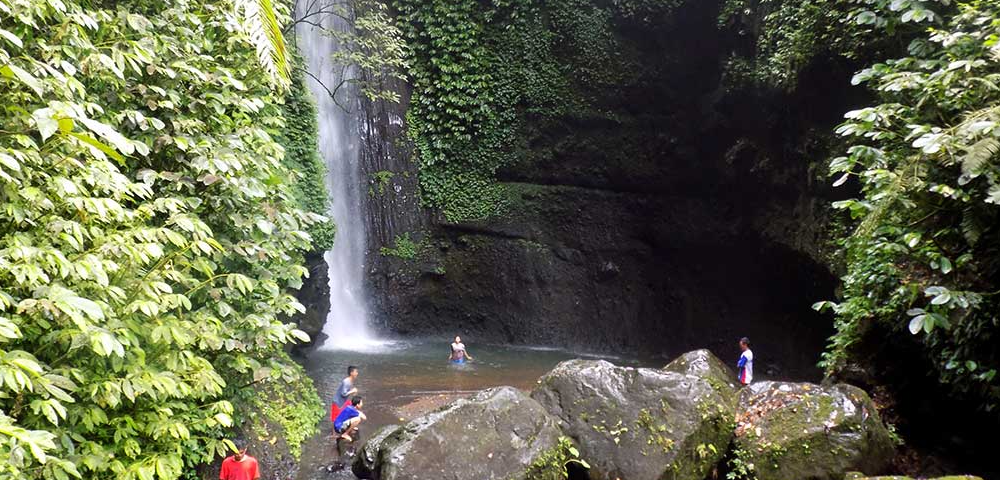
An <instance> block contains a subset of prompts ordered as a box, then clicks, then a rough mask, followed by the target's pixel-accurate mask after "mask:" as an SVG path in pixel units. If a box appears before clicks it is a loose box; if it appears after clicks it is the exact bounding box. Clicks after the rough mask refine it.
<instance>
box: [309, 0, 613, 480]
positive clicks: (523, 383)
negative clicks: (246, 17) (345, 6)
mask: <svg viewBox="0 0 1000 480" xmlns="http://www.w3.org/2000/svg"><path fill="white" fill-rule="evenodd" d="M344 1H346V0H297V4H296V17H297V18H302V17H303V16H307V17H308V20H309V21H308V22H301V23H299V24H298V25H297V26H296V34H297V36H298V45H299V50H300V52H301V54H302V55H303V57H304V59H305V61H306V66H307V68H308V72H309V74H310V75H309V77H310V78H308V85H309V88H310V90H311V92H312V94H313V97H314V98H315V99H316V107H317V113H318V123H319V150H320V154H321V155H322V156H323V159H324V160H325V163H326V166H327V172H328V173H327V178H326V186H327V191H328V192H329V196H330V199H331V206H330V214H331V216H332V217H333V221H334V222H335V223H336V225H337V237H336V241H335V242H334V246H333V249H332V250H330V251H329V252H326V255H325V257H326V262H327V264H328V266H329V273H330V312H329V314H328V315H327V318H326V323H325V325H324V327H323V333H325V334H326V335H327V336H328V339H327V340H326V342H325V343H324V344H323V345H322V346H321V350H320V351H314V352H312V353H311V354H310V355H309V356H308V358H307V359H306V360H305V362H304V363H305V367H306V370H307V371H308V372H309V374H310V376H311V377H312V378H313V379H314V381H315V382H316V386H317V388H318V390H319V392H320V394H321V395H322V397H323V399H324V400H325V402H326V406H327V408H329V405H330V401H331V399H332V397H333V393H334V391H335V390H336V388H337V386H338V385H339V383H340V381H341V379H342V378H343V377H344V375H345V374H346V368H347V366H348V365H357V366H359V367H360V369H361V377H360V378H359V379H358V382H357V384H356V386H357V387H358V389H359V390H360V393H361V394H362V395H364V396H365V405H366V407H365V411H366V413H367V415H368V418H369V421H368V422H366V423H365V424H364V425H363V428H362V429H361V432H360V434H359V435H357V438H358V440H361V441H363V440H364V438H365V436H366V435H368V434H370V433H372V432H373V431H374V430H375V429H377V428H378V427H380V426H383V425H386V424H389V423H400V422H405V421H408V420H410V419H411V418H413V417H414V416H417V415H420V414H422V413H425V412H427V411H429V410H431V409H434V408H436V407H439V406H441V405H442V404H444V403H446V402H449V401H452V400H454V399H456V398H458V397H463V396H466V395H469V394H470V393H472V392H474V391H476V390H479V389H482V388H488V387H493V386H498V385H511V386H515V387H517V388H521V389H525V390H528V389H530V388H531V387H533V386H534V384H535V382H536V381H537V379H538V377H539V376H541V375H542V374H544V373H545V372H546V371H548V370H549V369H551V368H552V367H553V366H555V365H556V364H557V363H558V362H559V361H562V360H565V359H568V358H573V357H576V356H579V354H576V353H573V352H567V351H562V350H553V349H531V348H525V347H511V346H504V345H481V344H478V343H477V342H476V339H474V338H468V337H467V338H468V340H467V341H471V343H469V346H470V353H472V354H474V355H475V356H476V361H473V362H471V363H470V364H467V365H461V366H456V365H451V364H450V363H449V362H448V361H447V356H448V353H449V350H448V348H449V347H448V344H449V342H450V341H451V338H453V336H454V335H455V334H457V333H462V332H447V333H443V335H442V338H435V339H428V340H415V339H408V340H405V341H395V342H389V341H382V340H379V339H377V338H375V337H374V336H373V334H372V332H371V331H370V329H369V324H368V311H367V305H366V293H365V291H364V287H363V285H364V275H365V271H364V264H365V262H364V260H365V245H366V241H365V223H364V220H365V218H366V216H365V212H364V211H362V209H363V203H362V200H363V197H362V195H363V193H362V192H364V191H365V188H363V186H364V185H366V184H367V181H366V179H365V178H363V173H362V171H361V166H360V158H359V146H360V143H361V135H360V132H359V129H358V125H359V118H358V117H357V113H356V112H359V111H360V108H359V107H360V105H359V103H360V102H359V99H358V97H357V92H356V90H355V88H353V85H351V82H350V79H351V78H353V77H352V75H353V74H354V72H353V71H352V70H351V69H350V68H344V66H343V65H342V64H339V63H338V62H337V61H336V59H335V55H336V53H337V52H338V51H339V49H340V48H342V45H341V44H340V42H339V41H338V39H337V38H336V36H331V35H330V34H329V32H345V31H348V29H350V28H351V26H350V24H349V22H347V21H345V20H343V19H342V18H341V16H339V15H331V14H328V13H327V14H318V15H311V13H314V12H317V11H324V12H329V11H331V10H332V9H333V8H335V6H336V5H341V4H342V3H340V2H344ZM348 17H349V16H348ZM621 360H622V359H618V361H621ZM319 425H320V434H319V435H317V436H316V437H314V438H312V439H310V440H309V441H308V442H306V444H305V445H304V446H303V452H302V458H301V464H300V467H301V470H300V471H299V475H298V479H299V480H321V479H322V480H334V479H354V478H355V477H354V476H353V475H352V474H351V472H350V469H349V468H344V465H345V464H347V463H349V462H350V460H351V459H350V456H349V452H348V453H344V452H342V451H341V449H338V448H337V442H335V441H334V440H333V439H332V438H331V433H332V432H331V430H332V428H331V422H330V421H329V419H322V420H321V421H320V424H319Z"/></svg>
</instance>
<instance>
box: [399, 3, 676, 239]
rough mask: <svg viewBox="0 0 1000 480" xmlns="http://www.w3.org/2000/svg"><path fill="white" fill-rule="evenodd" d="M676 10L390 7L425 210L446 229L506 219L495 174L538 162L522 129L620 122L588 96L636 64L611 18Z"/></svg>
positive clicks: (613, 84) (609, 87)
mask: <svg viewBox="0 0 1000 480" xmlns="http://www.w3.org/2000/svg"><path fill="white" fill-rule="evenodd" d="M677 3H678V2H677V1H676V0H651V1H624V2H615V3H614V4H613V5H609V6H606V5H600V4H598V3H595V2H589V1H586V0H558V1H553V2H534V1H530V0H511V1H492V2H485V3H484V2H477V1H473V0H459V1H447V0H440V1H438V0H435V1H416V0H396V1H395V2H394V5H395V6H396V8H397V10H398V11H399V18H398V23H399V28H400V29H401V30H402V33H403V38H404V39H405V40H406V54H407V57H406V60H407V64H408V68H407V77H408V78H409V80H410V83H411V84H412V85H413V96H412V99H411V102H410V105H409V108H408V110H407V128H408V129H409V138H410V139H411V140H412V141H413V142H414V144H415V148H416V154H417V160H418V161H419V165H420V186H421V198H422V200H423V201H424V203H425V204H426V205H429V206H433V207H437V208H440V209H441V210H442V211H443V212H444V215H445V216H446V218H448V219H449V220H451V221H461V220H470V219H483V218H488V217H490V216H492V215H498V214H502V213H504V212H507V211H509V210H510V207H511V205H509V203H510V197H511V195H510V194H509V193H510V192H508V191H507V189H506V188H505V187H504V186H503V185H502V184H499V183H497V181H496V175H497V172H498V171H499V170H501V169H503V168H505V167H509V166H511V165H513V164H515V163H518V162H523V161H525V159H526V158H528V157H531V156H533V155H535V154H540V156H544V152H533V151H532V150H531V149H530V148H529V145H530V144H531V143H532V140H533V139H534V138H536V137H537V136H538V133H539V132H538V131H532V130H530V128H535V129H537V130H545V129H546V128H548V127H549V126H550V125H552V121H554V120H556V119H565V118H573V119H576V120H578V121H580V122H584V121H590V122H602V121H611V122H614V121H618V119H616V118H615V117H614V114H613V113H612V112H611V110H610V109H608V108H603V107H602V106H601V105H597V104H596V103H595V97H597V96H598V95H596V94H595V92H599V91H600V92H607V91H616V90H617V89H619V88H621V87H622V85H624V84H625V83H627V82H628V80H626V79H628V78H631V76H633V75H635V74H636V72H637V71H638V70H639V69H640V67H639V66H638V65H636V64H634V63H630V57H629V56H628V55H627V54H626V52H622V51H621V50H620V49H619V48H618V44H617V40H616V39H615V37H614V34H613V33H612V24H613V22H614V20H613V18H615V17H621V18H626V19H631V18H634V17H635V18H643V17H646V18H648V16H649V15H654V16H655V15H663V14H664V12H665V11H669V9H670V8H672V7H673V6H674V5H675V4H677ZM526 119H531V121H530V122H528V121H526ZM529 124H530V125H529Z"/></svg>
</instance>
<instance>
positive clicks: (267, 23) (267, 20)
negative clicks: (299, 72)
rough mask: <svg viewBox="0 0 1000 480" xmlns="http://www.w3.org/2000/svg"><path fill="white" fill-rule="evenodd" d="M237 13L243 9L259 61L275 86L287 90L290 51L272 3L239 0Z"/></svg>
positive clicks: (248, 34)
mask: <svg viewBox="0 0 1000 480" xmlns="http://www.w3.org/2000/svg"><path fill="white" fill-rule="evenodd" d="M236 9H237V13H239V11H240V10H242V13H243V15H242V19H243V30H244V31H245V32H246V34H247V36H249V37H250V42H251V43H252V44H253V46H254V48H256V50H257V60H258V61H259V62H260V64H261V66H262V67H264V70H266V71H267V73H268V74H269V75H270V76H271V78H272V79H273V80H274V82H275V84H277V85H278V86H280V87H282V88H284V87H287V86H288V85H289V84H290V82H291V72H290V69H289V61H288V52H287V49H286V48H285V37H284V35H282V34H281V25H279V24H278V17H277V15H275V13H274V4H273V3H272V2H271V0H236Z"/></svg>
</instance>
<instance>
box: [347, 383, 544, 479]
mask: <svg viewBox="0 0 1000 480" xmlns="http://www.w3.org/2000/svg"><path fill="white" fill-rule="evenodd" d="M382 432H383V431H380V432H379V433H382ZM376 436H377V435H376ZM559 437H560V432H559V428H558V427H557V426H556V420H555V419H553V418H552V417H551V416H549V414H548V413H546V412H545V410H544V409H543V408H542V407H541V405H539V404H538V402H536V401H534V400H532V399H531V398H529V397H528V396H527V395H525V394H524V393H521V392H520V391H519V390H517V389H515V388H512V387H497V388H491V389H489V390H484V391H482V392H479V393H477V394H475V395H473V396H472V397H469V398H467V399H459V400H457V401H455V402H454V403H452V404H451V405H448V406H446V407H444V408H442V409H441V410H438V411H435V412H432V413H429V414H427V415H424V416H422V417H419V418H416V419H414V420H412V421H411V422H410V423H407V424H406V425H404V426H402V427H399V428H398V429H396V430H394V431H392V432H391V433H388V434H386V436H385V437H384V439H382V440H381V441H380V442H378V443H380V444H379V445H377V446H376V445H375V444H374V440H375V438H374V437H373V438H372V441H371V442H372V448H374V449H375V451H374V452H371V451H370V450H371V449H372V448H367V445H366V448H364V449H363V450H364V451H363V452H362V454H361V455H359V456H358V457H359V458H358V459H357V460H356V461H355V464H354V468H355V470H354V471H355V472H356V473H359V472H360V473H365V474H366V477H363V478H373V479H375V480H403V479H406V480H441V479H445V478H447V479H448V480H521V479H525V472H526V471H527V469H528V467H529V466H530V465H531V464H532V463H533V462H534V461H535V460H536V459H537V458H539V457H541V456H542V455H543V454H545V453H547V452H549V451H551V450H552V449H554V448H556V446H557V445H558V443H559ZM365 458H372V459H373V461H372V462H371V463H370V464H368V465H367V466H366V464H365V462H366V460H363V459H365Z"/></svg>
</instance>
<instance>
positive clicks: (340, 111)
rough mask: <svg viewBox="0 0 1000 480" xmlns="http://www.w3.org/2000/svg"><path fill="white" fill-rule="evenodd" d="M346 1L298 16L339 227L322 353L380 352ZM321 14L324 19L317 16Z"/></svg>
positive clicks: (305, 8) (302, 7)
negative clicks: (369, 282) (370, 292)
mask: <svg viewBox="0 0 1000 480" xmlns="http://www.w3.org/2000/svg"><path fill="white" fill-rule="evenodd" d="M341 5H343V0H298V1H297V3H296V16H297V17H298V18H303V17H305V18H306V19H308V20H309V21H308V22H302V23H299V24H298V25H297V26H296V34H297V36H298V39H299V42H298V45H299V50H300V52H301V54H302V55H303V57H304V59H305V61H306V66H307V69H308V71H309V73H310V76H309V78H307V83H308V86H309V89H310V91H311V92H312V94H313V97H314V98H315V99H316V110H317V113H318V117H319V118H318V120H319V151H320V155H322V157H323V160H324V161H325V163H326V168H327V177H326V187H327V192H328V194H329V196H330V200H331V205H330V215H331V216H332V218H333V221H334V223H335V224H336V226H337V235H336V240H335V242H334V245H333V249H331V250H330V251H328V252H326V255H325V259H326V263H327V265H328V266H329V273H330V312H329V314H327V318H326V324H325V325H324V327H323V333H325V334H326V335H327V337H328V338H327V340H326V342H325V343H324V344H323V347H322V348H332V349H349V350H359V349H365V348H370V347H373V346H377V345H378V342H377V341H376V340H375V339H374V338H373V337H372V334H371V332H370V331H369V328H368V311H367V306H366V295H365V291H364V286H363V278H364V259H365V224H364V218H365V216H364V214H363V212H362V208H363V207H362V196H361V195H362V191H363V188H362V185H363V184H364V183H365V180H364V179H363V178H362V173H361V168H360V162H359V155H358V144H359V141H360V136H359V133H358V118H357V113H356V112H358V111H359V108H358V97H357V93H356V88H354V86H353V84H352V83H351V81H350V80H351V79H352V78H353V75H354V72H353V69H352V68H350V67H345V66H344V65H343V64H341V63H339V62H337V61H336V59H335V58H334V55H335V54H336V53H337V52H338V51H339V50H340V49H341V48H342V45H341V42H340V40H338V39H337V38H336V37H335V35H331V33H332V32H347V31H349V29H351V25H350V23H349V22H347V21H345V20H343V19H342V18H341V16H339V15H334V14H331V13H329V12H332V11H334V10H335V9H338V8H340V6H341ZM317 12H319V13H317Z"/></svg>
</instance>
